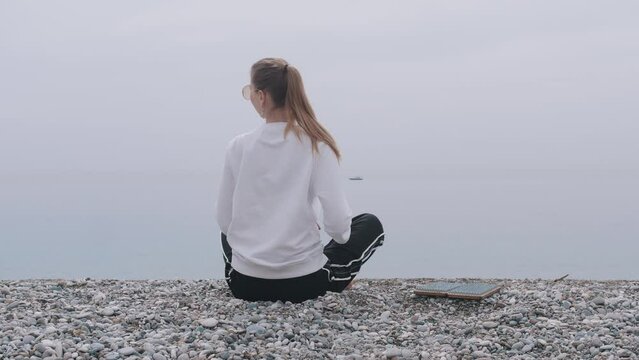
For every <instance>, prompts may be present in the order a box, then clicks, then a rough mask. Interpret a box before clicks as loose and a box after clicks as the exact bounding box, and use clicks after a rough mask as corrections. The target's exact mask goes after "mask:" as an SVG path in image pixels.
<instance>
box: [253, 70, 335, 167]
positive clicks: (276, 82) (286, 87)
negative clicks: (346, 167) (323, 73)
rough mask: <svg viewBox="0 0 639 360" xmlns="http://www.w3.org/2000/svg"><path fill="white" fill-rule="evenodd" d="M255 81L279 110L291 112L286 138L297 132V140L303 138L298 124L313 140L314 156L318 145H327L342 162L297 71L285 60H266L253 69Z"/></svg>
mask: <svg viewBox="0 0 639 360" xmlns="http://www.w3.org/2000/svg"><path fill="white" fill-rule="evenodd" d="M251 79H252V81H253V83H254V84H255V86H256V87H257V88H258V89H265V90H267V91H269V93H270V94H271V97H272V98H273V102H274V104H275V106H276V107H285V108H286V109H287V112H288V114H289V119H288V124H287V125H286V128H285V129H284V134H285V136H286V134H287V133H288V132H289V131H291V130H293V131H294V133H295V135H296V136H297V138H298V139H299V138H300V134H299V132H298V129H297V128H296V127H295V122H297V124H298V125H299V126H300V127H301V128H302V130H304V132H305V133H306V134H307V135H308V137H309V138H310V139H311V147H312V151H313V152H314V153H318V152H319V149H318V146H317V143H318V142H319V141H323V142H325V143H326V144H327V145H328V146H329V147H330V148H331V150H333V152H334V153H335V156H336V157H337V160H338V161H340V160H341V153H340V151H339V149H338V148H337V144H336V143H335V139H333V137H332V136H331V134H330V133H329V132H328V130H326V128H324V126H322V124H320V123H319V121H317V118H316V117H315V112H314V111H313V108H312V107H311V104H310V102H309V101H308V98H307V97H306V92H305V91H304V83H303V81H302V76H301V75H300V72H299V71H298V70H297V68H295V67H294V66H291V65H289V64H288V63H287V62H286V61H285V60H284V59H281V58H264V59H261V60H260V61H258V62H256V63H255V64H253V66H252V67H251Z"/></svg>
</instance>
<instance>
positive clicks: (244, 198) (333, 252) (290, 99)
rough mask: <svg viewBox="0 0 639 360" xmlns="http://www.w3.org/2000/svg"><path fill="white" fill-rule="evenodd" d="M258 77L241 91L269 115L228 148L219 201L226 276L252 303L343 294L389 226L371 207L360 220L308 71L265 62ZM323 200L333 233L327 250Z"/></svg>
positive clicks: (328, 228) (234, 290)
mask: <svg viewBox="0 0 639 360" xmlns="http://www.w3.org/2000/svg"><path fill="white" fill-rule="evenodd" d="M250 77H251V82H250V84H248V85H246V86H245V87H244V88H243V89H242V95H243V96H244V98H245V99H247V100H249V99H250V100H251V103H252V104H253V106H254V107H255V110H256V111H257V112H258V113H259V115H260V117H262V118H263V119H264V120H265V121H264V123H262V124H261V125H260V126H258V127H256V128H255V129H253V130H252V131H249V132H246V133H242V134H240V135H237V136H236V137H234V138H233V139H232V140H231V141H230V142H229V143H228V145H227V147H226V153H225V160H224V166H223V173H222V179H221V182H220V188H219V194H218V199H217V203H216V209H217V222H218V225H219V226H220V230H221V237H222V250H223V257H224V262H225V271H224V274H225V277H226V281H227V283H228V285H229V288H230V289H231V292H232V293H233V296H235V297H236V298H240V299H244V300H249V301H257V300H270V301H276V300H281V301H291V302H302V301H304V300H308V299H313V298H316V297H318V296H321V295H324V294H325V293H326V292H327V291H332V292H341V291H342V290H344V289H345V288H347V286H348V285H349V284H350V283H351V281H352V280H353V278H354V277H355V275H356V274H357V273H358V272H359V269H360V267H361V266H362V264H363V263H365V262H366V261H367V260H368V259H369V258H370V256H371V255H372V254H373V253H374V252H375V249H377V248H378V247H380V246H381V245H382V243H383V242H384V229H383V228H382V224H381V222H380V221H379V219H377V217H376V216H375V215H373V214H370V213H362V214H359V215H356V216H354V217H353V213H352V210H351V208H350V206H349V204H348V202H347V200H346V196H345V194H344V191H343V189H342V184H341V181H342V177H341V176H340V167H339V160H340V152H339V150H338V149H337V146H336V144H335V140H334V139H333V137H332V136H331V135H330V134H329V133H328V131H327V130H326V129H325V128H324V127H323V126H322V125H321V124H320V123H319V122H318V121H317V119H316V118H315V113H314V112H313V109H312V108H311V105H310V103H309V101H308V100H307V98H306V94H305V92H304V86H303V83H302V78H301V76H300V73H299V71H298V70H297V69H296V68H295V67H293V66H291V65H289V64H288V63H287V62H286V61H285V60H283V59H281V58H264V59H261V60H259V61H258V62H256V63H255V64H253V66H252V67H251V72H250ZM291 132H292V133H293V134H294V136H291V134H290V133H291ZM316 199H317V200H319V203H320V205H321V207H322V213H323V223H324V231H326V233H327V234H329V235H330V236H331V237H332V240H331V241H330V242H329V243H328V244H327V245H326V246H323V245H322V242H321V240H320V230H321V228H320V226H319V224H318V219H317V217H316V212H315V211H314V209H313V204H314V202H315V200H316Z"/></svg>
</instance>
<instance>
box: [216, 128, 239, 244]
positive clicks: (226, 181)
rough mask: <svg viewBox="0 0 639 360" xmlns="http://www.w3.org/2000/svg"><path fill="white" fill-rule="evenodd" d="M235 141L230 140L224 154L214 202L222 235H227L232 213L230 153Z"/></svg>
mask: <svg viewBox="0 0 639 360" xmlns="http://www.w3.org/2000/svg"><path fill="white" fill-rule="evenodd" d="M234 143H235V139H233V140H231V141H230V142H229V143H228V144H227V146H226V151H225V154H224V165H223V167H222V177H221V180H220V185H219V188H218V195H217V201H216V205H215V208H216V212H217V224H218V225H219V227H220V230H221V231H222V232H223V233H224V234H228V230H229V225H230V224H231V215H232V213H233V192H234V190H235V176H234V175H233V171H232V168H231V162H232V155H233V153H232V151H233V145H234Z"/></svg>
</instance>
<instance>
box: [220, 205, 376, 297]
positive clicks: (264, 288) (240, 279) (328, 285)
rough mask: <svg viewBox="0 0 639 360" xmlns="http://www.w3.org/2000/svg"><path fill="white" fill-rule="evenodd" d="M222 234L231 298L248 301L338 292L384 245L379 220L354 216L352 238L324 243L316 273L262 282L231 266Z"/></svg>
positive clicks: (226, 243)
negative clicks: (342, 241) (321, 261)
mask: <svg viewBox="0 0 639 360" xmlns="http://www.w3.org/2000/svg"><path fill="white" fill-rule="evenodd" d="M221 235H222V250H223V252H224V254H223V255H224V256H223V257H224V264H225V267H224V276H225V278H226V282H227V284H228V285H229V288H230V289H231V292H232V293H233V296H235V297H236V298H239V299H244V300H248V301H258V300H269V301H276V300H281V301H290V302H302V301H304V300H308V299H314V298H316V297H318V296H321V295H324V294H326V292H327V291H332V292H341V291H342V290H344V288H345V287H346V286H347V285H348V284H349V283H350V282H351V280H352V279H353V278H354V277H355V275H357V273H358V272H359V270H360V268H361V266H362V264H364V263H365V262H366V261H367V260H368V259H369V258H370V257H371V255H373V253H374V252H375V249H377V248H378V247H380V246H382V244H383V243H384V228H383V227H382V223H381V222H380V221H379V219H378V218H377V217H376V216H375V215H373V214H369V213H362V214H359V215H356V216H354V217H353V219H352V222H351V236H350V238H349V240H348V242H347V243H345V244H338V243H337V242H335V240H333V239H331V241H330V242H329V243H328V244H326V246H325V247H324V254H325V255H326V257H328V259H329V260H328V261H327V262H326V264H325V265H324V267H322V268H321V269H319V270H318V271H316V272H314V273H311V274H308V275H304V276H300V277H295V278H287V279H262V278H256V277H252V276H248V275H244V274H241V273H239V272H237V270H235V269H233V268H232V267H231V259H232V256H233V252H232V249H231V247H230V246H229V243H228V242H227V241H226V234H224V233H221Z"/></svg>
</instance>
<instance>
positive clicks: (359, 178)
mask: <svg viewBox="0 0 639 360" xmlns="http://www.w3.org/2000/svg"><path fill="white" fill-rule="evenodd" d="M348 179H349V180H364V178H362V177H361V176H351V177H349V178H348Z"/></svg>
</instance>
